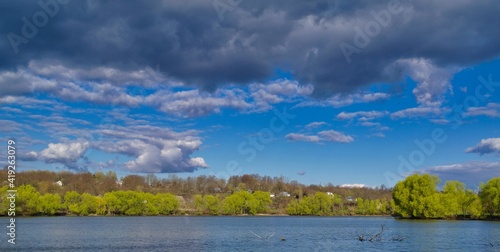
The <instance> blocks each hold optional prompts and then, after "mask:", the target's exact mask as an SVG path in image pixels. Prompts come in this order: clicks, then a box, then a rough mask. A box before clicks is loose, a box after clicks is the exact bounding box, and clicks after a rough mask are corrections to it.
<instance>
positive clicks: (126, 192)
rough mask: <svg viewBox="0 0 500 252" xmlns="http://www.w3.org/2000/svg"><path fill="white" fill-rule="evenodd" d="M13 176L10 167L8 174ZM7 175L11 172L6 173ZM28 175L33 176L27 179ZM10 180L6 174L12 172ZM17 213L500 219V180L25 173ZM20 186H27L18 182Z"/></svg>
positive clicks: (1, 205) (3, 202) (3, 207)
mask: <svg viewBox="0 0 500 252" xmlns="http://www.w3.org/2000/svg"><path fill="white" fill-rule="evenodd" d="M2 173H5V171H2ZM2 175H4V174H2ZM23 175H25V176H23ZM5 177H6V176H5ZM17 178H19V179H18V180H22V179H20V178H23V179H24V181H21V182H22V183H21V184H20V186H19V187H17V188H16V190H17V192H16V209H15V212H16V216H40V215H41V216H50V215H78V216H87V215H108V216H111V215H125V216H156V215H186V214H189V215H303V216H307V215H311V216H345V215H348V216H355V215H360V216H365V215H366V216H369V215H377V216H384V215H386V216H390V215H392V216H396V217H400V218H415V219H499V216H500V205H499V204H500V178H492V179H490V180H489V181H487V182H486V183H485V184H482V185H481V186H480V189H479V191H477V192H475V191H472V190H470V189H466V187H465V185H464V184H463V183H461V182H458V181H446V182H445V183H444V185H443V186H442V189H441V190H439V188H438V185H439V183H440V180H439V178H438V177H436V176H432V175H429V174H423V175H420V174H414V175H411V176H408V177H407V178H406V179H404V180H402V181H400V182H398V183H397V184H396V186H395V187H394V188H385V187H384V186H381V187H377V188H345V187H340V186H333V185H331V184H328V185H327V186H318V185H308V186H306V185H302V184H299V183H298V182H296V181H288V180H287V179H286V178H283V177H280V178H276V177H275V178H270V177H266V176H264V177H262V176H259V175H242V176H233V177H231V178H230V179H228V180H227V181H226V180H224V179H218V178H215V177H213V176H212V177H207V176H199V177H197V178H187V179H180V178H177V177H175V176H170V177H169V178H167V179H158V178H156V176H154V175H153V176H152V175H147V176H138V175H129V176H126V177H125V178H122V179H121V180H118V179H117V177H116V174H114V173H113V172H108V173H107V174H103V173H96V174H90V173H80V174H75V173H69V172H59V173H55V172H49V171H29V172H22V173H19V174H18V176H17ZM18 184H19V183H18ZM8 189H9V188H8V186H7V185H5V186H3V187H0V214H4V215H5V214H6V213H7V212H9V205H10V199H9V194H8V193H7V190H8Z"/></svg>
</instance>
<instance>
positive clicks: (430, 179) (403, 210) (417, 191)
mask: <svg viewBox="0 0 500 252" xmlns="http://www.w3.org/2000/svg"><path fill="white" fill-rule="evenodd" d="M438 184H439V178H438V177H437V176H432V175H429V174H423V175H420V174H417V173H415V174H413V175H410V176H408V177H406V179H404V180H403V181H400V182H398V183H397V184H396V186H395V187H394V189H393V191H392V197H393V199H394V203H395V206H396V211H395V212H396V214H398V215H401V216H403V217H413V218H422V217H426V215H427V216H435V215H436V214H437V213H438V212H440V210H439V209H432V207H436V206H437V205H436V204H435V200H437V197H436V196H435V195H434V194H436V193H438V190H437V185H438ZM426 198H427V199H426ZM424 211H425V212H424Z"/></svg>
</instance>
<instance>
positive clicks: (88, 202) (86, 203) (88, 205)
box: [77, 193, 97, 216]
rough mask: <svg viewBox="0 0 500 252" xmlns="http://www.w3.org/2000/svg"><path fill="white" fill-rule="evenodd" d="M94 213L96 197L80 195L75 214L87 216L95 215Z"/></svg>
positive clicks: (86, 194) (85, 194)
mask: <svg viewBox="0 0 500 252" xmlns="http://www.w3.org/2000/svg"><path fill="white" fill-rule="evenodd" d="M96 211H97V202H96V197H95V196H92V195H90V194H88V193H82V195H80V204H79V210H78V213H77V214H78V215H84V216H86V215H89V214H95V213H96Z"/></svg>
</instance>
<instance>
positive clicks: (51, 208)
mask: <svg viewBox="0 0 500 252" xmlns="http://www.w3.org/2000/svg"><path fill="white" fill-rule="evenodd" d="M40 208H41V211H42V213H43V214H48V215H54V214H55V213H56V212H57V211H58V210H60V209H61V208H62V204H61V196H59V194H50V193H46V194H44V195H43V196H41V197H40Z"/></svg>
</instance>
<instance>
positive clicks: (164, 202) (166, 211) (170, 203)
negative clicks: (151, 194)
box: [155, 193, 179, 215]
mask: <svg viewBox="0 0 500 252" xmlns="http://www.w3.org/2000/svg"><path fill="white" fill-rule="evenodd" d="M155 198H156V203H157V208H158V213H159V214H163V215H170V214H174V213H175V212H177V210H179V200H178V199H177V197H176V196H175V195H173V194H170V193H159V194H156V195H155Z"/></svg>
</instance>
